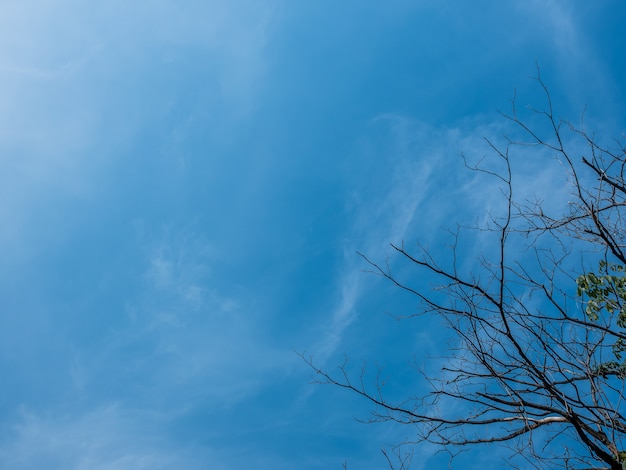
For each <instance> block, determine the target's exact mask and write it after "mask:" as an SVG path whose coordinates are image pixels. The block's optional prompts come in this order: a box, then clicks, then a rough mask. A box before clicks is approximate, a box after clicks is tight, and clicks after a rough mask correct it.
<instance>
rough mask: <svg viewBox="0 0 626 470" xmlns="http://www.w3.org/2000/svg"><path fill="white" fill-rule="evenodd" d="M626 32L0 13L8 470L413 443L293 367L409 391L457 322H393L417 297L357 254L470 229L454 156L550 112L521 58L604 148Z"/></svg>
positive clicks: (603, 15) (492, 21)
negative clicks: (510, 119) (359, 376)
mask: <svg viewBox="0 0 626 470" xmlns="http://www.w3.org/2000/svg"><path fill="white" fill-rule="evenodd" d="M624 24H626V4H624V2H622V1H618V0H614V1H610V0H599V1H593V2H589V1H579V0H572V1H565V0H562V1H557V0H541V1H539V0H536V1H523V2H522V1H518V2H515V1H483V0H476V1H471V2H470V1H447V0H437V1H434V0H431V1H419V0H414V1H403V0H385V1H379V0H359V1H352V0H347V1H337V0H335V1H328V0H315V1H293V0H228V1H226V0H202V1H199V0H184V1H182V0H181V1H174V0H152V1H146V0H144V1H121V0H91V1H90V0H80V1H79V0H54V1H52V0H19V1H18V0H0V84H1V86H0V111H1V112H0V162H1V171H0V201H1V202H0V253H2V254H1V255H0V268H1V269H0V376H1V377H2V387H1V390H2V392H1V393H0V468H1V469H11V470H12V469H17V470H40V469H52V470H56V469H59V470H60V469H64V470H65V469H75V470H105V469H106V470H131V469H132V470H138V469H151V470H152V469H190V470H194V469H217V470H219V469H248V468H256V469H273V470H279V469H295V468H297V469H301V470H313V469H341V468H342V465H343V463H344V462H347V464H348V468H350V469H374V468H384V466H385V461H384V459H383V456H382V454H381V453H380V448H381V447H384V446H389V445H392V444H395V443H398V442H400V441H402V440H403V439H407V438H409V439H410V437H411V429H410V428H404V427H393V426H386V425H364V424H361V423H358V422H356V421H355V420H354V419H353V417H357V418H364V419H366V418H367V417H368V410H369V406H368V405H367V404H366V403H363V402H362V401H360V400H359V399H358V397H355V396H353V395H350V394H349V393H346V392H344V391H342V390H339V389H336V388H332V387H325V386H318V385H312V384H310V383H309V381H310V373H311V371H310V369H309V368H308V367H307V366H306V364H304V362H303V361H302V359H301V358H299V357H298V355H297V354H296V353H297V352H300V353H304V354H305V355H307V356H309V355H312V356H313V357H314V359H315V361H316V362H317V363H318V364H320V365H321V366H324V367H327V368H329V369H331V370H332V369H333V368H334V367H335V366H336V365H337V364H341V363H342V361H343V355H344V354H346V355H347V356H348V357H349V359H350V363H351V364H353V365H354V370H355V371H356V372H358V369H359V367H360V366H361V361H362V360H363V361H366V362H367V364H368V368H369V369H368V370H369V371H370V372H371V373H372V374H374V373H375V370H377V368H379V367H380V368H381V369H382V371H383V375H384V376H385V377H387V380H388V386H389V390H390V393H391V394H392V396H393V394H394V393H396V392H397V393H399V391H406V390H408V389H415V390H417V391H419V390H421V389H422V387H424V384H422V383H420V382H419V378H418V377H417V376H416V375H415V374H414V371H413V368H412V367H413V366H412V364H411V360H412V358H414V359H415V360H416V361H417V362H418V363H421V362H422V361H423V360H424V358H425V357H427V356H428V355H432V354H433V353H435V352H436V351H438V348H439V347H440V345H441V344H442V341H445V338H446V333H445V330H443V329H442V327H441V325H440V324H439V323H438V322H437V321H435V320H432V321H431V320H428V319H420V320H411V321H406V322H404V321H401V322H397V321H395V320H394V319H393V318H392V317H390V316H389V315H386V313H393V314H402V313H412V312H413V311H414V302H413V301H412V300H411V299H409V298H406V297H403V296H402V295H401V294H399V293H398V292H397V291H396V290H394V289H393V288H392V287H391V286H389V285H387V284H386V283H384V282H383V281H382V280H380V279H378V278H376V277H375V276H372V275H370V274H367V273H364V272H363V270H364V269H366V266H365V265H364V263H363V261H362V259H361V258H359V256H358V255H357V254H356V251H360V252H363V253H366V254H368V255H369V256H371V257H373V258H375V259H384V257H385V256H386V254H387V253H390V249H389V248H388V243H389V242H399V241H402V240H404V241H405V242H406V243H414V242H415V241H416V240H418V239H419V240H421V241H422V242H424V243H425V244H427V245H429V246H431V247H433V249H434V250H435V253H437V252H438V251H437V250H440V249H441V250H444V249H445V247H444V246H443V243H442V242H441V240H442V239H441V237H442V233H443V232H442V229H443V228H445V227H450V226H454V224H455V223H456V222H457V221H463V220H465V221H467V220H470V221H474V220H476V218H477V217H478V218H480V217H483V216H484V213H485V211H486V210H487V209H488V207H487V206H486V204H487V205H488V204H490V203H489V201H490V199H489V198H490V197H497V194H496V195H495V196H494V195H493V189H494V188H489V187H484V186H480V185H479V184H478V183H477V182H476V181H475V178H474V176H473V175H472V174H471V173H468V172H467V171H466V170H464V168H463V162H462V160H461V159H460V157H459V156H460V154H461V152H464V153H465V154H468V155H470V156H471V157H478V158H479V157H480V156H481V155H486V154H488V152H489V151H488V148H487V146H486V144H485V142H484V141H483V140H482V138H483V136H494V138H496V139H497V138H498V137H499V136H502V135H503V134H505V133H506V131H507V127H506V126H507V124H506V123H505V122H503V119H502V118H501V117H500V116H499V114H498V110H502V111H508V110H509V107H510V101H509V100H510V99H511V98H512V96H513V94H514V92H515V91H516V93H517V99H518V101H519V102H520V103H522V104H523V103H526V102H528V103H534V100H536V99H540V96H541V95H540V90H538V87H537V84H536V83H535V82H534V81H533V80H532V79H530V78H529V77H530V76H533V75H536V65H537V64H538V65H539V66H540V68H541V73H542V77H543V78H544V80H545V82H546V83H547V85H548V86H549V87H550V88H551V90H552V93H553V97H554V100H555V107H556V109H557V113H558V114H559V115H560V116H562V117H564V118H568V119H572V120H578V119H579V118H580V115H581V112H582V111H583V109H585V106H586V107H587V114H586V122H587V124H588V125H589V126H591V127H594V128H596V129H598V130H599V131H602V132H603V133H604V135H605V136H606V137H607V138H609V137H619V136H620V135H621V133H623V132H624V130H625V125H626V106H625V103H626V101H625V97H626V96H625V93H626V86H625V85H626V61H624V50H625V46H626V35H625V33H624ZM523 174H524V175H525V177H526V178H527V183H528V185H530V186H531V187H533V185H542V186H543V187H549V186H551V183H552V182H553V181H555V180H554V179H552V176H551V175H550V173H547V172H542V171H541V164H539V163H538V164H536V165H535V166H534V167H532V171H531V170H528V171H527V172H526V173H523ZM553 189H554V194H555V198H554V200H555V201H559V200H561V199H559V198H560V197H563V195H562V194H560V193H559V191H562V189H563V188H562V186H561V187H555V188H553ZM489 191H491V193H489ZM490 194H491V195H490ZM485 201H487V203H486V202H485ZM477 250H479V247H475V246H474V247H468V253H471V254H472V255H473V254H475V252H477ZM424 282H425V283H428V282H429V281H428V279H425V280H424ZM425 364H426V363H425ZM428 364H430V363H428ZM426 367H436V365H432V364H431V365H426ZM433 370H436V369H433ZM394 391H395V392H394ZM408 395H410V394H408ZM496 456H497V452H495V451H490V453H489V455H487V454H485V455H483V456H482V457H481V456H480V455H479V456H478V457H475V456H474V458H473V460H471V461H468V462H467V464H466V465H465V467H466V468H481V469H486V468H494V469H495V468H500V466H501V461H498V460H497V458H496ZM444 457H445V456H444ZM442 462H443V463H442ZM446 462H447V460H446V459H445V458H443V460H442V457H441V456H440V455H435V454H434V449H432V448H430V447H428V446H424V447H420V448H419V449H416V455H415V457H414V463H415V464H416V468H437V466H439V465H445V464H446ZM472 465H473V466H472Z"/></svg>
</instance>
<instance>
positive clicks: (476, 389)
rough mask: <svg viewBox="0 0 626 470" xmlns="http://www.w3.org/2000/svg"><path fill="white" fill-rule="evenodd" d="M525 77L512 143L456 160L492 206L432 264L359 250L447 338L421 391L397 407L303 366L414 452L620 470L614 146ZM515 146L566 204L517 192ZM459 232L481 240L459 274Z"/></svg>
mask: <svg viewBox="0 0 626 470" xmlns="http://www.w3.org/2000/svg"><path fill="white" fill-rule="evenodd" d="M537 83H538V86H539V87H540V89H541V90H542V92H543V94H544V95H543V96H544V97H545V105H544V106H543V107H540V108H532V107H527V108H525V109H522V110H520V108H519V107H518V103H517V102H516V100H515V99H513V100H512V109H511V111H510V112H509V113H508V114H503V119H506V120H508V121H510V122H511V123H512V124H513V125H514V127H515V129H516V130H517V133H516V134H515V137H507V138H506V141H505V144H504V145H496V144H494V143H492V142H491V141H488V143H489V146H490V148H491V150H492V156H491V159H490V160H483V161H481V162H478V163H471V162H466V165H467V166H468V168H469V169H470V170H471V171H476V172H480V173H481V174H482V175H483V176H484V177H486V178H494V179H495V180H496V181H497V182H498V193H497V194H496V196H497V197H498V198H501V201H502V206H501V207H502V210H501V211H500V212H495V211H494V213H490V214H489V216H488V217H487V218H486V220H487V222H486V223H484V224H480V225H476V226H472V227H460V228H459V229H458V230H455V231H453V243H452V245H451V248H450V252H449V257H448V258H445V259H442V258H441V257H436V256H434V255H433V252H432V251H431V250H429V249H428V248H424V247H422V246H420V245H417V246H415V247H414V246H413V244H409V243H406V244H405V242H401V243H392V244H391V249H392V251H393V253H395V254H396V255H397V256H398V258H399V259H400V260H403V261H404V262H405V263H407V264H408V265H409V266H412V267H413V268H414V269H415V270H416V271H413V272H414V273H416V272H417V273H419V274H416V275H411V276H408V275H406V272H407V271H406V270H403V271H402V272H401V273H400V274H396V272H395V271H394V270H393V269H392V268H391V267H390V264H389V263H387V262H379V261H377V260H375V259H371V258H369V257H368V256H367V254H361V256H362V257H363V258H364V260H365V262H366V263H367V264H368V266H369V269H370V271H372V272H374V273H375V274H377V275H380V276H382V277H384V278H386V279H388V280H389V281H390V282H392V283H394V284H395V285H396V286H398V288H400V289H402V290H404V291H405V292H408V293H410V294H411V295H413V296H414V298H415V300H416V302H417V303H418V305H419V308H418V313H416V314H411V315H410V316H411V317H420V316H422V315H433V314H434V315H438V316H440V317H441V318H442V319H443V320H444V322H445V324H446V325H447V327H448V328H449V329H450V331H451V332H452V334H453V337H454V338H455V343H454V344H453V345H452V348H451V349H450V351H449V357H448V359H447V361H446V362H445V366H444V367H443V370H442V373H441V374H440V375H437V376H433V375H432V374H430V375H429V374H426V375H425V376H424V379H425V380H427V381H428V382H429V383H430V385H431V386H432V388H431V391H430V392H429V393H428V394H426V395H421V396H417V397H415V396H414V394H413V391H412V390H406V391H404V392H405V393H404V395H405V397H406V398H405V399H403V400H400V401H392V400H388V399H387V398H386V396H388V395H387V393H386V392H387V391H386V390H385V389H384V388H382V387H379V386H377V385H376V384H371V385H368V383H367V381H366V380H363V378H362V377H361V378H359V377H354V376H353V375H352V374H351V373H350V371H349V370H348V369H347V368H345V366H344V367H340V369H339V372H332V371H328V370H324V369H322V368H319V367H318V366H316V365H315V364H314V363H313V361H309V363H310V364H311V365H312V367H313V368H314V371H315V375H316V378H317V380H318V381H320V382H324V383H331V384H335V385H339V386H341V387H344V388H347V389H350V390H352V391H353V392H356V393H357V394H359V395H361V396H362V397H364V398H366V399H367V400H369V401H370V402H372V404H373V405H374V409H373V411H372V419H373V420H375V421H377V420H382V421H391V422H396V423H399V424H403V425H407V426H412V428H413V429H414V431H411V432H412V433H414V435H415V438H414V439H412V442H413V443H415V445H419V443H420V442H429V443H434V444H436V445H438V446H440V448H441V449H444V450H445V451H447V452H449V453H450V454H451V455H455V453H457V452H458V451H461V450H465V449H467V448H468V446H481V445H493V444H496V445H501V446H506V447H508V448H509V449H510V450H511V452H512V455H514V456H515V458H514V459H513V460H511V465H512V466H516V465H522V463H521V462H524V463H523V465H524V466H530V467H533V468H578V469H583V468H585V469H587V468H595V469H600V468H606V469H612V470H617V469H623V468H626V414H625V409H624V406H625V405H624V400H625V398H626V396H625V394H624V385H625V381H624V379H625V377H626V362H625V361H624V358H623V354H624V352H625V351H626V330H625V328H626V224H625V223H624V220H625V219H624V217H626V181H625V175H624V167H625V165H626V149H625V147H624V142H623V139H622V140H620V139H615V140H612V141H608V143H606V141H605V140H602V139H601V138H600V137H598V136H597V135H595V134H594V133H591V132H589V131H587V130H586V129H585V127H584V123H583V124H581V125H580V126H575V125H573V124H571V123H570V122H567V121H562V120H560V119H558V118H557V117H556V116H555V114H554V111H553V106H552V101H551V96H550V93H549V90H548V88H547V87H546V85H545V84H544V82H543V80H542V79H541V77H540V76H538V77H537ZM523 113H524V114H523ZM528 113H529V114H528ZM622 137H623V136H622ZM581 144H582V145H581ZM582 150H584V152H583V155H582V156H581V155H580V153H581V151H582ZM529 151H532V152H538V153H541V154H542V155H547V157H546V158H548V159H550V160H549V161H547V162H546V165H548V164H556V165H557V166H558V167H559V168H560V169H561V170H560V171H562V172H564V173H565V176H566V179H567V181H568V182H569V184H568V187H567V188H564V189H563V190H565V191H568V193H569V201H567V203H566V204H563V205H557V207H555V205H554V204H546V203H545V202H544V200H543V199H541V197H540V196H533V197H531V198H529V197H527V195H525V196H523V197H522V198H520V197H519V196H518V194H523V193H522V192H521V191H518V185H519V184H520V181H519V180H518V179H517V178H516V174H515V171H514V170H513V168H514V165H513V163H515V162H516V158H522V157H520V156H519V154H520V153H527V152H529ZM540 189H541V188H537V190H536V191H533V194H539V193H540ZM468 230H469V231H478V232H479V233H480V234H481V235H484V236H485V243H484V244H483V245H482V247H483V248H482V251H481V252H480V253H476V254H475V255H473V254H472V257H473V259H474V262H473V263H472V264H471V268H470V269H465V268H461V267H459V259H461V258H462V259H467V258H468V256H469V254H468V253H464V252H462V251H461V249H460V248H459V240H461V239H462V237H463V236H464V234H466V233H468ZM425 278H426V279H430V280H433V282H434V283H435V288H434V289H433V286H432V284H430V283H428V282H424V279H425ZM409 321H410V320H409ZM416 321H418V320H416ZM385 455H386V456H388V454H385ZM388 460H389V462H390V464H391V460H390V459H388ZM400 465H401V466H402V467H403V468H404V467H405V465H407V461H406V460H403V459H400Z"/></svg>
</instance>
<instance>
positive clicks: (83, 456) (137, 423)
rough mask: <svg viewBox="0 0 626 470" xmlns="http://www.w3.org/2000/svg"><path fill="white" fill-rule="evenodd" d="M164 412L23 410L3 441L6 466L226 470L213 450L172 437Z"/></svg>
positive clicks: (0, 451) (0, 453) (0, 448)
mask: <svg viewBox="0 0 626 470" xmlns="http://www.w3.org/2000/svg"><path fill="white" fill-rule="evenodd" d="M167 424H168V419H167V417H165V416H163V415H162V414H159V413H155V412H147V411H141V410H137V409H128V408H124V407H122V406H120V405H117V404H110V405H106V406H101V407H98V408H95V409H92V410H87V411H84V412H81V411H79V410H76V409H75V410H72V411H69V412H52V411H47V412H45V413H36V412H33V411H30V410H28V409H25V408H23V409H21V411H20V415H19V419H18V421H17V423H16V424H15V425H14V427H13V428H12V430H11V431H10V432H6V431H5V432H4V433H3V434H4V436H5V438H3V439H2V440H1V441H0V461H1V462H2V465H3V466H4V467H5V468H14V469H20V470H30V469H32V470H35V469H40V468H49V469H51V470H55V469H59V470H60V469H71V470H91V469H98V470H131V469H179V468H189V469H195V468H198V469H199V468H206V466H207V465H211V468H222V467H221V466H220V465H219V463H218V462H215V461H213V459H212V458H211V455H210V452H209V451H208V450H207V449H198V448H194V447H193V446H192V445H190V444H188V445H185V443H184V442H178V443H176V442H173V441H172V440H171V439H167V438H166V436H165V433H164V429H165V428H166V427H167Z"/></svg>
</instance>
